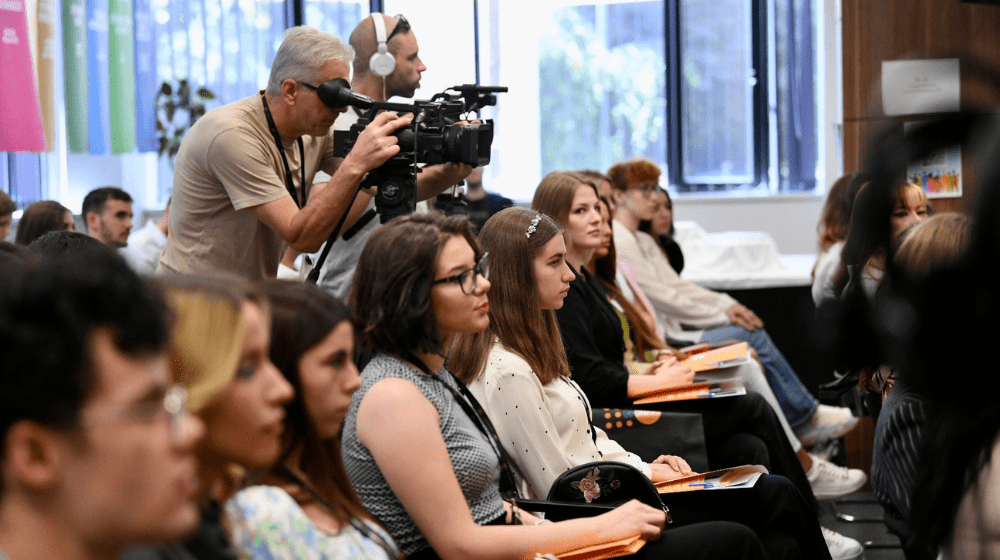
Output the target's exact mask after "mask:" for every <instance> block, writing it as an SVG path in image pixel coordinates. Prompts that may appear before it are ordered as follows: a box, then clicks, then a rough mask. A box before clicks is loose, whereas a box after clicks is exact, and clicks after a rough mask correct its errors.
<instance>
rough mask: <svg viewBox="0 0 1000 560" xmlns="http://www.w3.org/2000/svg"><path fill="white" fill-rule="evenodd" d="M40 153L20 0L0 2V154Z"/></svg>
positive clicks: (42, 146) (40, 135) (42, 134)
mask: <svg viewBox="0 0 1000 560" xmlns="http://www.w3.org/2000/svg"><path fill="white" fill-rule="evenodd" d="M44 150H45V131H44V128H43V127H42V113H41V110H40V109H39V106H38V90H37V89H36V87H35V72H34V66H33V63H32V60H31V42H30V40H29V39H28V19H27V16H26V15H25V11H24V0H0V152H41V151H44Z"/></svg>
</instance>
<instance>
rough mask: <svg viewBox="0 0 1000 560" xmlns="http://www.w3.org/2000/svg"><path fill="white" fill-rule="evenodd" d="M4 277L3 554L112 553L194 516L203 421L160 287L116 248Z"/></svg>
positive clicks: (172, 531)
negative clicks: (179, 364)
mask: <svg viewBox="0 0 1000 560" xmlns="http://www.w3.org/2000/svg"><path fill="white" fill-rule="evenodd" d="M11 272H12V273H11V274H5V275H0V284H2V287H0V442H2V443H0V557H2V558H9V559H10V560H31V559H38V558H53V559H55V558H59V559H65V560H82V559H107V560H114V559H116V558H117V557H118V555H119V553H120V552H121V551H122V549H123V548H124V547H126V546H127V545H130V544H132V543H136V542H157V541H160V542H165V541H171V540H176V539H180V538H183V537H185V536H187V535H188V534H190V533H191V532H192V531H193V530H194V529H195V528H196V527H197V525H198V508H197V504H196V501H195V497H194V494H195V491H196V488H197V485H198V478H197V463H196V461H195V456H194V447H195V445H196V444H197V442H198V440H199V439H200V438H201V435H202V433H203V429H202V425H201V422H200V421H198V420H197V419H193V418H191V417H189V416H187V414H186V410H185V408H184V391H183V389H181V388H179V387H177V386H172V385H171V380H170V374H169V369H168V360H167V344H168V341H169V332H168V326H167V311H166V306H165V304H164V301H163V297H162V295H161V294H160V293H159V292H158V291H157V290H154V289H151V288H150V286H148V285H147V284H146V283H145V282H143V281H141V280H140V279H139V278H138V277H137V276H136V275H135V274H134V273H133V272H132V271H131V270H129V268H128V265H126V264H125V262H124V261H123V260H121V259H120V258H119V257H118V256H117V255H115V254H112V253H111V252H109V251H91V252H87V253H78V254H71V255H63V256H62V258H60V259H58V260H56V259H48V260H42V259H36V260H34V261H33V262H25V263H23V265H22V266H21V267H20V270H16V271H11Z"/></svg>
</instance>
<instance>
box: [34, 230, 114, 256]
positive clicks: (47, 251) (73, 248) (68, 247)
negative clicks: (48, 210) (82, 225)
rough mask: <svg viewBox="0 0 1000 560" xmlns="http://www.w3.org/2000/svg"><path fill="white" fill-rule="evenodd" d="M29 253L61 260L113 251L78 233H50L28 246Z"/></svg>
mask: <svg viewBox="0 0 1000 560" xmlns="http://www.w3.org/2000/svg"><path fill="white" fill-rule="evenodd" d="M28 251H29V252H30V253H31V254H33V255H37V256H39V257H46V258H49V257H51V258H61V257H63V256H65V255H73V254H78V253H84V252H88V251H96V252H108V251H112V249H111V248H109V247H108V246H107V245H105V244H103V243H101V242H100V241H98V240H96V239H94V238H93V237H90V236H89V235H86V234H83V233H80V232H76V231H50V232H48V233H46V234H44V235H42V236H41V237H39V238H38V239H36V240H34V241H32V242H31V245H28Z"/></svg>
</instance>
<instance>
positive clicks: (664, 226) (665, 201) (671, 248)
mask: <svg viewBox="0 0 1000 560" xmlns="http://www.w3.org/2000/svg"><path fill="white" fill-rule="evenodd" d="M653 202H654V203H655V204H656V206H655V207H654V209H653V216H652V217H651V218H650V219H648V220H643V221H641V222H639V231H641V232H643V233H645V234H646V235H649V236H650V237H652V238H653V239H655V240H656V242H657V243H658V244H659V245H660V250H661V251H663V254H664V255H665V256H666V257H667V261H669V262H670V268H672V269H674V271H675V272H676V273H677V274H678V275H680V273H681V271H682V270H684V252H683V251H682V250H681V246H680V245H679V244H678V243H677V242H676V241H674V231H675V230H674V203H673V201H672V200H670V193H668V192H667V190H666V189H664V188H663V187H657V189H656V193H655V194H654V195H653Z"/></svg>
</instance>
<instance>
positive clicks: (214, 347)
mask: <svg viewBox="0 0 1000 560" xmlns="http://www.w3.org/2000/svg"><path fill="white" fill-rule="evenodd" d="M162 280H163V282H162V283H163V284H164V286H165V290H166V294H167V301H168V303H169V305H170V308H171V310H172V311H173V315H174V322H173V327H172V330H173V347H172V348H171V361H170V368H171V373H172V374H173V378H174V380H175V381H177V382H179V383H181V384H183V385H184V387H186V388H187V392H188V403H189V405H190V407H191V411H192V412H193V413H194V414H195V415H196V416H197V417H198V418H199V419H201V421H202V422H204V424H205V430H206V431H205V438H204V440H203V441H202V442H201V445H199V446H198V449H197V457H198V461H199V469H198V478H199V479H200V481H199V482H200V483H199V487H198V493H197V495H196V497H197V499H198V504H199V506H200V507H201V516H202V519H201V525H200V526H199V527H198V531H197V533H195V535H194V536H193V537H192V538H190V539H188V540H186V541H184V542H183V543H182V544H174V545H172V546H170V547H167V548H161V549H149V548H136V549H133V550H131V551H130V552H129V553H128V555H127V556H126V558H127V559H128V560H139V559H158V560H174V559H178V558H183V559H185V560H191V559H196V560H216V559H218V560H223V559H226V560H231V559H234V558H236V552H235V550H234V549H233V547H232V545H231V544H230V541H229V537H228V534H227V530H226V527H227V526H228V523H227V520H225V519H224V515H223V511H222V506H221V504H223V503H225V502H226V500H228V499H229V498H230V497H232V495H233V494H234V493H235V492H236V490H238V489H239V486H240V483H241V480H240V478H241V474H242V471H243V470H244V469H248V470H250V471H254V470H260V469H266V468H269V467H270V466H272V465H273V464H274V462H275V461H276V460H277V458H278V454H279V452H280V451H281V432H282V429H283V419H284V416H285V412H284V406H285V404H287V403H288V402H289V401H290V400H291V399H292V387H291V385H289V384H288V382H287V381H285V378H284V377H283V376H282V375H281V372H279V371H278V370H277V368H276V367H274V364H273V363H271V360H270V358H269V357H268V348H269V346H270V339H271V333H270V330H269V328H268V306H267V304H266V302H264V301H262V299H261V298H260V297H258V296H254V295H252V294H248V293H247V292H246V290H245V289H244V286H243V284H242V283H241V282H240V281H239V280H237V279H234V278H213V279H209V278H200V277H182V276H171V277H166V278H163V279H162Z"/></svg>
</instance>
